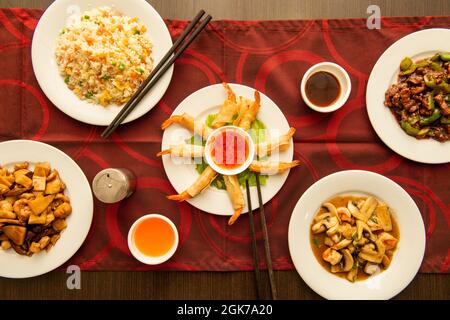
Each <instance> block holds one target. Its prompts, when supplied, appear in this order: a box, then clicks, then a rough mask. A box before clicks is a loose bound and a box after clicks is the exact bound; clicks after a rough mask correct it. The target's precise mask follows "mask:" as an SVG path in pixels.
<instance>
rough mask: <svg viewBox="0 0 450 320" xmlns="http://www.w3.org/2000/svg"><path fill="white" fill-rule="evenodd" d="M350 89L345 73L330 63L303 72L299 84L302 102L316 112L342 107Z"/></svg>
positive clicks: (348, 79) (338, 66)
mask: <svg viewBox="0 0 450 320" xmlns="http://www.w3.org/2000/svg"><path fill="white" fill-rule="evenodd" d="M351 89H352V83H351V81H350V77H349V75H348V73H347V71H345V69H344V68H342V67H341V66H340V65H338V64H335V63H332V62H321V63H318V64H315V65H313V66H312V67H311V68H309V69H308V70H307V71H306V72H305V74H304V75H303V78H302V82H301V84H300V91H301V94H302V98H303V101H305V103H306V104H307V105H308V106H309V107H310V108H311V109H313V110H315V111H318V112H333V111H336V110H337V109H339V108H340V107H342V106H343V105H344V104H345V102H346V101H347V99H348V97H349V96H350V92H351Z"/></svg>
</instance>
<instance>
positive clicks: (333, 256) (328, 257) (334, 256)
mask: <svg viewBox="0 0 450 320" xmlns="http://www.w3.org/2000/svg"><path fill="white" fill-rule="evenodd" d="M322 258H323V260H325V261H327V262H329V263H331V265H332V266H334V265H336V264H338V263H339V262H341V259H342V254H340V253H339V252H337V251H336V250H333V249H331V248H328V249H327V250H325V251H324V252H323V253H322Z"/></svg>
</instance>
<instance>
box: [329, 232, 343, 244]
mask: <svg viewBox="0 0 450 320" xmlns="http://www.w3.org/2000/svg"><path fill="white" fill-rule="evenodd" d="M331 240H332V241H333V244H332V245H334V244H335V243H338V242H339V241H341V234H340V233H335V234H333V235H332V236H331Z"/></svg>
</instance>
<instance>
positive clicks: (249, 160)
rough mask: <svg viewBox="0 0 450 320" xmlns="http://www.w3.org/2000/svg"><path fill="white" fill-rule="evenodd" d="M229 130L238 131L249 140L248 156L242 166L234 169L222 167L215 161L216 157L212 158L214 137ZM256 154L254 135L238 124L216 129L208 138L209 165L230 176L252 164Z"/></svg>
mask: <svg viewBox="0 0 450 320" xmlns="http://www.w3.org/2000/svg"><path fill="white" fill-rule="evenodd" d="M227 130H235V131H237V132H238V134H240V135H241V136H243V137H244V138H245V139H246V140H247V143H248V158H247V159H246V161H245V162H244V163H243V164H242V165H241V166H239V167H237V168H234V169H226V168H222V167H220V166H218V165H217V164H216V163H215V162H214V159H213V158H212V155H211V145H212V144H213V142H214V139H215V138H216V137H217V136H218V135H219V134H221V133H222V132H223V131H227ZM254 156H255V144H254V143H253V140H252V137H251V136H250V135H249V134H248V133H247V132H246V131H244V130H243V129H241V128H239V127H236V126H224V127H220V128H218V129H216V130H214V131H213V132H212V133H211V134H210V135H209V137H208V139H207V140H206V145H205V159H206V162H207V163H208V165H209V166H210V167H211V168H212V169H213V170H214V171H216V172H217V173H220V174H224V175H229V176H231V175H236V174H239V173H241V172H242V171H244V170H245V169H247V168H248V167H249V166H250V164H251V163H252V161H253V158H254Z"/></svg>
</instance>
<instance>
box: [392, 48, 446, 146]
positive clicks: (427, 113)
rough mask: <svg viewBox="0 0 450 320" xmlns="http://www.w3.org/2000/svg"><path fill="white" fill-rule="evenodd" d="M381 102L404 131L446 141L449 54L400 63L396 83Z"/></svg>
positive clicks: (406, 59) (439, 54) (406, 60)
mask: <svg viewBox="0 0 450 320" xmlns="http://www.w3.org/2000/svg"><path fill="white" fill-rule="evenodd" d="M384 105H385V106H386V107H388V108H389V109H390V110H391V112H392V114H393V115H394V116H395V118H396V120H397V122H398V123H399V124H400V127H401V128H402V129H403V130H404V131H405V132H406V134H408V135H410V136H413V137H415V138H417V139H435V140H437V141H441V142H445V141H448V140H450V53H449V52H439V53H436V54H435V55H434V56H431V57H428V58H426V59H421V60H417V61H413V60H412V59H411V58H409V57H406V58H404V59H403V60H402V61H401V62H400V72H399V75H398V79H397V83H395V84H393V85H391V86H390V87H389V89H388V90H387V91H386V94H385V101H384Z"/></svg>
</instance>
